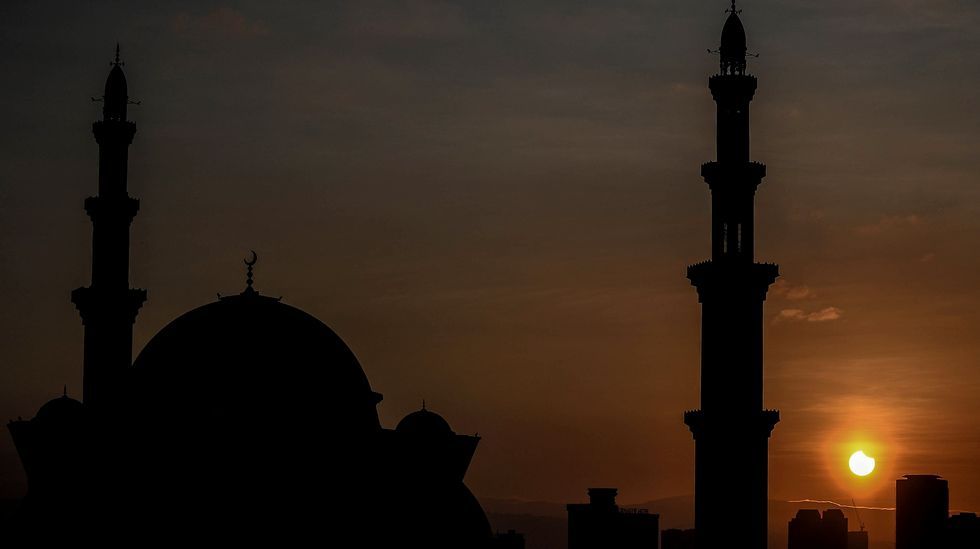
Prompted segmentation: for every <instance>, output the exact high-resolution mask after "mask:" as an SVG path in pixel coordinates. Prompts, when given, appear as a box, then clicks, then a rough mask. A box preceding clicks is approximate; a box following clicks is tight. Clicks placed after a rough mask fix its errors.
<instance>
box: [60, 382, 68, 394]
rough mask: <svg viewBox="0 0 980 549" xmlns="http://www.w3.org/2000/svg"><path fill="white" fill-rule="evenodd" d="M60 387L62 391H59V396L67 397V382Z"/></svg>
mask: <svg viewBox="0 0 980 549" xmlns="http://www.w3.org/2000/svg"><path fill="white" fill-rule="evenodd" d="M62 389H63V392H62V393H61V396H63V397H64V398H68V384H67V383H65V386H64V387H62Z"/></svg>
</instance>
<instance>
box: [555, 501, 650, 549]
mask: <svg viewBox="0 0 980 549" xmlns="http://www.w3.org/2000/svg"><path fill="white" fill-rule="evenodd" d="M616 493H617V490H616V489H615V488H589V503H570V504H568V505H567V506H566V508H567V509H568V549H657V546H658V542H659V538H660V515H655V514H650V513H648V512H647V511H646V510H645V509H627V508H621V507H619V506H618V505H616Z"/></svg>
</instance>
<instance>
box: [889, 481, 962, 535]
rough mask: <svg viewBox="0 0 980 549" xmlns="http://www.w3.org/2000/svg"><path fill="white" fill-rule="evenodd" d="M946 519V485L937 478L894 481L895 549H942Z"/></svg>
mask: <svg viewBox="0 0 980 549" xmlns="http://www.w3.org/2000/svg"><path fill="white" fill-rule="evenodd" d="M948 517H949V483H947V482H946V480H945V479H943V478H941V477H940V476H939V475H905V476H904V477H903V478H900V479H898V480H896V481H895V547H896V549H934V548H936V547H941V546H942V543H943V539H944V536H945V533H946V524H947V519H948Z"/></svg>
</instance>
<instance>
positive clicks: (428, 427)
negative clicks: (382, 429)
mask: <svg viewBox="0 0 980 549" xmlns="http://www.w3.org/2000/svg"><path fill="white" fill-rule="evenodd" d="M395 430H396V431H398V432H399V433H407V434H409V435H415V436H425V437H442V436H449V435H454V434H456V433H454V432H453V430H452V428H451V427H450V426H449V423H448V422H447V421H446V420H445V419H443V417H442V416H440V415H439V414H437V413H435V412H430V411H429V410H426V409H425V407H424V406H423V407H422V409H421V410H419V411H417V412H412V413H411V414H408V415H407V416H405V417H404V419H402V420H401V421H399V422H398V426H397V427H395Z"/></svg>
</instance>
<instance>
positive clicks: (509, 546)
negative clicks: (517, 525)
mask: <svg viewBox="0 0 980 549" xmlns="http://www.w3.org/2000/svg"><path fill="white" fill-rule="evenodd" d="M493 547H494V549H524V547H525V543H524V534H520V533H518V532H517V531H516V530H507V531H506V532H497V535H496V536H494V545H493Z"/></svg>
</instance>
